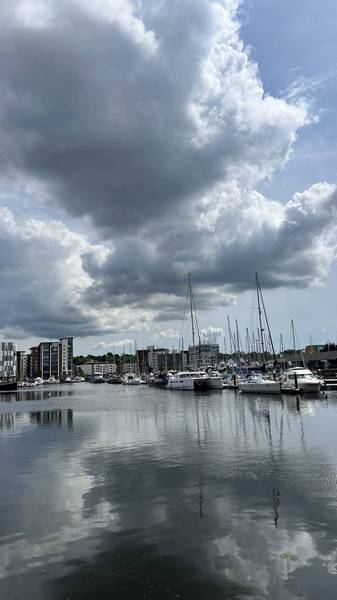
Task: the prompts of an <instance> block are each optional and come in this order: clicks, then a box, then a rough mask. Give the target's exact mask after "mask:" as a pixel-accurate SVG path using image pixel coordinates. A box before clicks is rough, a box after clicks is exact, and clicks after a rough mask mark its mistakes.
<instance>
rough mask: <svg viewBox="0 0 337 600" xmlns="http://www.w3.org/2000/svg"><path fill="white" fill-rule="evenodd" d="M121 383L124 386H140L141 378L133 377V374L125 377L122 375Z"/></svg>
mask: <svg viewBox="0 0 337 600" xmlns="http://www.w3.org/2000/svg"><path fill="white" fill-rule="evenodd" d="M123 383H124V384H125V385H141V384H142V383H143V382H142V380H141V378H140V377H138V376H137V375H135V374H134V373H127V374H126V375H124V381H123Z"/></svg>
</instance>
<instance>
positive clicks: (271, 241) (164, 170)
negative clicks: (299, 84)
mask: <svg viewBox="0 0 337 600" xmlns="http://www.w3.org/2000/svg"><path fill="white" fill-rule="evenodd" d="M238 3H239V2H238V0H199V1H195V0H193V1H192V0H179V1H178V0H162V1H161V2H158V0H147V1H146V2H145V1H144V2H143V1H141V0H137V1H136V0H128V1H124V2H122V1H121V0H95V1H94V2H89V0H71V1H67V2H64V1H63V0H58V1H57V2H56V0H48V1H47V2H44V3H42V2H39V1H37V0H14V1H13V2H12V3H11V4H9V3H5V4H3V5H2V6H1V7H0V17H1V18H0V22H1V23H2V27H1V26H0V27H1V36H0V74H1V110H0V128H1V132H2V138H1V139H2V141H1V148H0V152H1V163H0V177H2V182H3V188H4V189H6V190H11V189H12V190H13V189H14V188H15V185H16V182H17V181H18V180H20V181H24V182H25V184H26V185H29V186H30V189H35V190H40V193H39V194H38V196H39V197H38V198H37V200H36V206H37V207H38V209H39V211H41V206H42V205H43V203H44V204H45V206H46V209H45V210H48V211H53V210H55V209H56V207H59V208H61V209H62V210H64V209H65V211H66V212H67V213H68V214H70V215H72V216H75V217H79V218H83V217H85V219H87V218H89V222H90V223H91V224H92V225H93V226H94V229H92V238H93V239H95V243H92V242H89V237H90V236H89V235H87V234H86V237H85V236H84V235H82V234H81V235H79V234H76V233H71V225H58V226H57V227H55V232H54V233H55V240H54V241H55V248H56V247H57V248H58V246H60V248H61V252H60V253H58V252H55V255H54V254H53V252H52V251H51V256H50V259H49V260H50V264H55V268H54V267H53V271H54V279H53V277H52V276H51V275H50V274H48V273H45V271H44V270H41V271H39V270H38V269H37V268H36V266H35V265H36V262H38V261H37V258H36V257H38V256H39V252H41V244H42V248H43V250H42V252H43V251H44V249H45V247H46V244H47V241H46V232H44V234H43V236H44V237H43V236H42V234H39V235H38V234H37V233H36V230H35V233H34V235H33V234H30V236H31V237H30V241H29V247H30V250H29V253H28V255H29V258H28V259H27V264H28V262H29V265H30V266H29V269H30V271H29V269H28V270H27V273H28V272H30V273H31V272H32V273H33V280H34V281H35V282H37V280H38V279H39V277H40V279H39V285H37V284H36V286H35V290H36V292H41V293H36V294H35V295H33V294H32V297H34V301H33V300H32V301H31V304H30V305H29V317H27V319H26V320H25V323H26V325H25V327H26V330H29V331H31V332H32V333H38V334H39V335H40V334H41V332H42V331H47V330H48V331H50V330H51V326H50V323H51V322H53V323H55V322H57V321H58V320H59V319H60V315H61V314H62V315H63V314H66V316H67V320H68V322H69V326H70V325H71V323H72V324H73V325H74V327H75V329H76V328H77V330H78V331H82V332H83V333H85V332H88V333H89V332H101V331H112V330H116V324H117V325H118V326H117V329H118V330H122V329H125V328H126V329H127V328H129V326H130V323H132V326H133V327H135V326H138V325H139V324H142V326H146V323H148V321H149V320H151V319H155V320H157V321H162V320H171V319H174V318H177V317H179V316H180V315H181V314H182V310H183V306H184V297H185V291H186V275H187V272H189V271H190V272H192V274H193V281H194V283H195V285H196V286H197V287H198V299H199V305H200V307H201V308H205V307H211V306H219V305H221V306H223V305H226V304H228V303H230V302H232V301H233V294H235V293H236V292H237V291H239V290H241V289H246V288H247V287H249V285H250V282H251V281H252V279H253V273H254V271H255V270H258V271H260V272H262V273H263V279H264V283H265V284H266V285H268V286H278V285H296V286H307V285H310V284H311V283H313V282H314V283H315V282H319V281H321V280H322V277H324V275H325V274H326V272H327V270H328V268H329V266H330V265H331V263H332V261H333V260H334V257H335V243H334V237H333V234H334V226H335V223H336V193H335V188H334V187H333V186H330V185H328V184H318V185H316V186H314V187H312V188H311V189H309V190H308V191H307V192H304V193H303V194H302V195H301V194H297V195H295V196H294V198H293V199H292V200H291V201H289V202H288V203H287V204H286V205H283V204H281V203H280V202H278V201H272V200H270V199H268V198H266V197H265V196H263V195H262V194H261V193H260V192H259V191H257V190H258V189H259V184H260V183H261V182H263V181H265V180H268V178H270V177H271V176H272V175H273V173H274V172H275V170H276V169H279V168H282V166H283V165H284V164H285V163H286V162H287V160H289V157H290V156H291V152H292V148H293V144H294V142H295V140H296V137H297V135H298V132H299V130H300V129H301V128H302V127H303V126H304V125H305V124H306V123H308V122H309V121H310V119H311V116H310V115H309V111H308V107H307V105H306V104H305V103H304V102H302V101H301V100H300V98H299V97H296V99H295V100H293V101H289V100H288V101H286V100H285V99H280V98H273V97H271V96H269V95H266V94H265V93H264V90H263V85H262V82H261V79H260V76H259V71H258V67H257V65H256V64H255V63H254V62H253V61H252V60H251V59H250V56H249V52H248V51H247V49H246V48H245V47H244V45H243V43H242V41H241V39H240V24H239V21H238V17H237V8H238ZM34 207H35V201H34V202H31V203H30V210H31V211H32V212H33V213H34ZM14 209H15V207H14V208H13V210H14ZM39 218H40V220H41V218H42V220H43V221H44V222H49V221H50V217H49V216H48V217H41V216H40V217H39ZM32 219H33V220H31V221H29V222H27V224H26V225H25V227H27V228H28V229H29V230H31V229H32V228H37V229H38V227H39V226H38V225H37V223H36V222H35V221H36V219H35V220H34V216H33V217H32ZM33 223H34V226H33ZM86 223H88V220H86ZM43 227H44V226H43ZM43 227H42V229H43ZM62 228H64V229H62ZM18 229H20V227H19V228H18ZM40 229H41V227H40ZM47 229H48V227H47ZM6 231H7V234H6V235H8V236H9V237H10V235H11V234H10V233H9V229H8V224H7V229H6ZM62 231H63V232H64V231H67V234H66V235H64V233H62ZM15 235H16V236H17V238H16V242H15V244H14V245H15V246H16V248H20V245H22V244H23V243H24V242H23V240H22V239H21V238H20V236H19V234H18V233H16V234H15ZM20 235H21V233H20ZM62 236H63V237H62ZM100 237H101V238H104V241H102V242H101V241H100ZM19 238H20V243H18V239H19ZM61 238H62V240H61ZM66 238H67V239H68V240H69V244H68V245H67V244H66V245H65V241H64V240H65V239H66ZM80 238H81V239H80ZM97 240H98V241H97ZM25 243H27V242H25ZM50 247H51V248H52V240H51V242H50ZM65 247H66V248H67V253H66V255H65V250H64V249H65ZM73 247H76V251H75V250H74V249H73ZM7 250H8V245H7V244H6V243H4V247H3V252H4V256H5V255H6V256H7V254H8V251H7ZM15 252H18V251H17V250H16V251H15ZM15 252H14V255H15ZM28 255H27V256H28ZM8 260H12V258H11V257H10V255H9V259H8ZM15 264H16V265H17V267H14V272H15V275H13V280H12V284H11V285H12V288H11V289H13V294H14V289H21V288H20V275H19V266H18V265H19V264H20V261H19V260H17V261H16V263H15ZM68 267H69V268H68ZM70 267H71V268H70ZM15 268H17V269H18V270H17V271H15ZM71 269H72V270H73V272H74V273H76V275H75V276H74V278H72V277H69V279H68V281H67V283H65V282H64V280H63V278H62V273H63V272H64V270H67V272H69V270H71ZM27 277H28V275H27ZM43 281H44V282H45V285H44V286H43ZM55 281H57V282H61V284H60V286H59V287H57V286H55V285H54V282H55ZM21 287H22V286H21ZM42 287H43V289H44V298H45V299H46V302H45V306H46V305H48V310H47V311H46V310H45V309H43V310H42V307H41V305H40V304H39V303H38V301H37V298H41V297H42ZM72 289H74V293H73V294H72V293H71V290H72ZM54 291H55V293H54ZM47 299H48V300H47ZM15 306H16V305H15V303H14V305H13V309H12V310H11V311H10V316H7V321H8V322H9V323H11V325H12V326H13V325H14V323H15V322H17V325H18V326H21V322H22V321H23V319H20V318H19V319H17V318H16V313H15V309H14V307H15ZM65 306H69V310H68V311H65ZM27 308H28V305H27ZM130 311H136V312H135V313H134V315H135V316H134V318H132V317H131V312H130ZM27 313H28V311H27ZM30 318H31V322H29V319H30ZM60 322H62V320H61V321H60ZM37 323H39V326H37ZM61 327H62V328H63V327H64V326H63V325H61Z"/></svg>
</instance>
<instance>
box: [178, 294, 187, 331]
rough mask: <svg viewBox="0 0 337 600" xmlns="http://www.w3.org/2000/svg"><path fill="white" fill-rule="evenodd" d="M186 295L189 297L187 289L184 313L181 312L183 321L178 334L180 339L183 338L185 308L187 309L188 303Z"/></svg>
mask: <svg viewBox="0 0 337 600" xmlns="http://www.w3.org/2000/svg"><path fill="white" fill-rule="evenodd" d="M188 295H189V293H188V289H187V292H186V298H185V306H184V312H183V320H182V323H181V328H180V334H181V335H180V337H183V333H184V331H183V329H184V325H185V319H186V308H187V302H188Z"/></svg>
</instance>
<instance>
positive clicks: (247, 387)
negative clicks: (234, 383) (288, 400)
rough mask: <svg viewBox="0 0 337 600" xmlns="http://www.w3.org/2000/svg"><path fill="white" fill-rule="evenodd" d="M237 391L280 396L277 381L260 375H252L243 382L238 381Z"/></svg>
mask: <svg viewBox="0 0 337 600" xmlns="http://www.w3.org/2000/svg"><path fill="white" fill-rule="evenodd" d="M239 390H240V392H245V393H246V394H280V393H281V384H280V382H279V381H273V380H272V379H268V378H267V377H265V376H264V375H262V373H253V374H251V375H250V376H249V377H247V379H245V380H244V381H239Z"/></svg>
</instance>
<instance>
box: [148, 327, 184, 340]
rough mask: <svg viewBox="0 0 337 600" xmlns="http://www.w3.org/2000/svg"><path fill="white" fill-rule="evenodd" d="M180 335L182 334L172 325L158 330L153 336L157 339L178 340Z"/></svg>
mask: <svg viewBox="0 0 337 600" xmlns="http://www.w3.org/2000/svg"><path fill="white" fill-rule="evenodd" d="M180 337H181V336H180V335H179V333H178V332H177V331H176V330H175V329H173V328H172V327H168V329H162V330H161V331H156V332H155V333H154V335H153V338H154V339H157V340H158V339H159V340H161V339H164V340H178V339H180Z"/></svg>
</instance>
